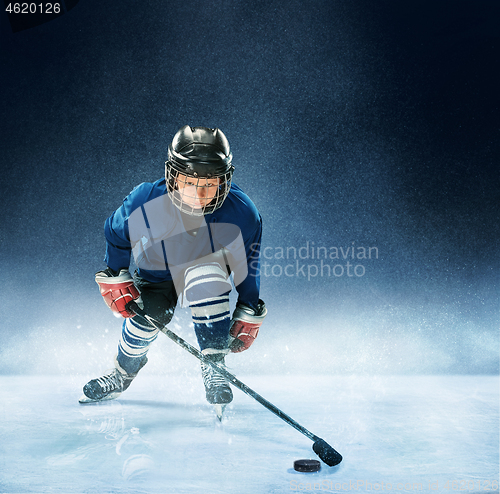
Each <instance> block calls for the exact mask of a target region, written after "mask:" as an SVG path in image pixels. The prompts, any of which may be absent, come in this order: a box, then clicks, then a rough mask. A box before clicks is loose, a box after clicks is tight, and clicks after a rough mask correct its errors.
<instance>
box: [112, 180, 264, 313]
mask: <svg viewBox="0 0 500 494" xmlns="http://www.w3.org/2000/svg"><path fill="white" fill-rule="evenodd" d="M200 221H201V222H203V224H202V227H201V228H198V229H197V232H196V235H189V234H188V233H189V232H187V230H186V227H185V226H184V223H183V221H182V217H181V212H180V211H179V210H178V209H177V208H176V207H175V206H174V205H173V204H172V202H171V201H170V198H169V196H168V193H167V188H166V184H165V179H162V180H158V181H156V182H153V183H142V184H140V185H138V186H137V187H136V188H135V189H134V190H133V191H132V192H131V193H130V194H129V195H128V196H127V197H126V198H125V199H124V201H123V204H122V206H121V207H120V208H118V209H117V210H116V211H115V212H114V213H113V214H112V215H111V216H110V217H109V218H108V219H107V220H106V222H105V225H104V231H105V236H106V256H105V259H104V261H105V262H106V264H107V265H108V266H109V267H110V268H112V269H114V270H119V269H120V268H128V267H129V265H130V262H131V256H132V254H133V255H134V260H135V262H136V265H137V266H138V274H139V275H140V276H141V277H142V278H144V279H145V280H147V281H149V282H152V283H158V282H162V281H166V280H172V279H174V278H175V276H176V271H179V272H180V271H181V270H182V268H185V267H186V266H187V265H188V264H189V262H193V260H195V259H196V260H198V261H199V262H204V260H207V259H208V260H210V254H211V253H213V252H217V251H220V249H222V248H223V250H224V252H225V254H227V258H229V261H228V262H227V264H228V265H229V266H230V268H231V269H232V271H233V274H234V283H235V286H236V290H237V291H238V302H241V303H244V304H246V305H249V306H250V307H253V308H256V306H257V304H258V301H259V289H260V243H261V237H262V218H261V216H260V214H259V212H258V211H257V208H256V207H255V205H254V204H253V202H252V201H251V200H250V198H249V197H248V196H247V195H246V194H245V193H244V192H243V191H242V190H241V189H240V188H239V187H238V186H237V185H236V184H234V183H232V184H231V190H230V192H229V194H228V196H227V198H226V200H225V201H224V203H223V204H222V206H221V207H220V208H219V209H217V210H216V211H214V212H213V213H211V214H206V215H205V216H204V217H203V218H202V219H200Z"/></svg>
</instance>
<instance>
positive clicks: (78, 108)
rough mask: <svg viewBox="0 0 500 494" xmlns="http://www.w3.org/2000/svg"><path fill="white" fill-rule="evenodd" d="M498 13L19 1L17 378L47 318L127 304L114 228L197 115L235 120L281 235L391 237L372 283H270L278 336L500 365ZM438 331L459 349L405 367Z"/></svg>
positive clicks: (4, 57)
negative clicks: (125, 204) (109, 271)
mask: <svg viewBox="0 0 500 494" xmlns="http://www.w3.org/2000/svg"><path fill="white" fill-rule="evenodd" d="M499 5H500V4H499V3H498V2H497V1H495V0H492V1H481V2H477V1H472V0H469V1H453V2H451V1H438V2H436V1H423V2H418V3H412V4H411V5H410V4H408V3H407V2H400V1H393V0H377V1H372V0H361V1H356V2H352V1H349V0H336V1H331V0H308V1H297V0H291V1H288V2H278V1H274V2H273V1H267V2H261V1H253V2H242V1H229V0H224V1H215V2H202V1H198V0H195V1H191V2H188V3H186V2H180V1H177V0H175V1H168V2H163V1H159V0H154V1H148V2H131V1H126V0H125V1H122V2H113V3H103V2H98V1H97V0H81V1H80V2H79V3H78V5H76V6H75V8H73V9H72V10H71V11H69V12H67V13H66V14H64V15H62V16H60V17H59V18H57V19H55V20H53V21H51V22H48V23H46V24H43V25H40V26H38V27H34V28H31V29H27V30H24V31H20V32H17V33H12V30H11V28H10V26H9V22H8V19H7V16H6V14H5V12H4V13H2V15H1V16H0V22H1V29H2V35H1V45H2V53H1V58H0V61H1V62H0V63H1V75H0V77H1V79H0V81H1V88H2V90H1V97H2V104H1V107H0V126H1V128H0V130H1V133H0V136H1V145H2V153H1V160H2V173H1V184H2V189H1V196H0V205H1V209H0V211H1V221H2V223H1V225H2V226H1V230H0V235H1V245H2V249H1V259H2V279H3V283H2V292H3V294H2V299H3V304H2V309H1V314H0V315H1V319H0V321H1V325H2V329H1V331H2V339H3V341H4V349H5V348H9V346H11V347H12V345H14V347H15V348H20V350H19V353H16V352H17V350H16V351H14V352H13V353H12V352H11V353H9V354H8V355H7V356H6V357H4V360H3V364H2V366H3V367H2V370H3V371H4V372H9V371H22V370H23V364H22V361H23V359H26V358H28V359H29V351H27V352H26V353H25V354H23V350H22V346H21V347H19V346H16V345H19V339H20V338H26V339H29V338H31V337H33V335H34V334H35V333H36V332H37V331H38V330H37V328H40V327H45V328H46V329H45V330H46V331H49V330H50V328H51V327H52V326H51V324H54V323H55V321H58V322H61V320H63V321H64V324H65V325H67V327H68V333H66V334H65V336H64V338H71V337H74V338H77V337H78V335H79V334H80V333H81V332H82V331H84V330H87V326H88V325H89V324H90V322H89V321H90V320H91V318H90V315H92V317H93V318H97V319H99V318H106V317H107V318H109V317H110V316H109V315H108V314H107V313H106V308H105V307H104V305H103V303H102V301H101V300H100V297H99V294H98V291H97V287H96V285H95V283H94V280H93V274H94V272H95V271H97V270H98V269H101V268H102V267H103V264H102V258H103V255H104V237H103V230H102V226H103V222H104V220H105V218H106V217H107V216H109V214H110V213H111V212H112V211H113V210H114V209H116V208H117V207H118V206H119V204H120V202H121V200H122V199H123V197H124V196H125V195H126V194H127V193H128V192H129V191H130V190H131V189H132V188H133V187H134V186H135V185H137V184H138V183H140V182H143V181H153V180H156V179H157V178H160V176H161V175H162V173H163V163H164V161H165V159H166V151H167V146H168V143H169V142H170V140H171V138H172V136H173V134H174V133H175V131H176V130H177V129H178V128H179V127H181V126H182V125H185V124H189V125H205V126H213V127H220V128H221V129H222V130H223V131H224V132H225V133H226V135H227V137H228V138H229V141H230V143H231V146H232V150H233V153H234V164H235V166H236V172H235V176H234V180H235V181H236V182H237V183H238V184H239V185H240V186H241V187H243V188H244V190H245V191H246V192H247V193H248V194H249V195H250V197H251V198H252V199H253V200H254V202H255V204H256V205H257V207H258V208H259V210H260V212H261V214H262V216H263V218H264V228H265V230H264V231H265V235H264V239H263V246H264V247H266V246H269V247H272V249H275V248H276V247H278V246H282V247H284V248H286V247H296V248H297V249H298V248H300V247H302V246H305V245H306V242H310V243H311V242H314V243H315V245H316V246H322V245H324V246H327V247H330V246H343V247H344V248H346V247H349V246H351V245H352V243H353V242H354V243H355V245H356V246H365V247H367V246H376V247H377V248H378V251H379V257H378V259H372V260H370V261H367V262H366V263H364V266H365V268H366V273H365V275H364V276H363V277H359V278H355V277H352V278H349V277H347V276H343V277H339V278H335V277H333V276H331V277H317V278H315V279H311V280H309V281H308V280H307V279H304V277H301V276H294V277H285V276H268V277H263V279H262V297H263V298H264V299H265V300H266V302H267V304H268V307H269V310H270V315H269V317H268V320H267V322H266V325H267V330H266V331H268V334H272V335H273V337H275V338H276V339H277V340H280V341H282V342H289V341H293V340H294V339H295V338H298V339H300V338H309V339H310V340H311V341H313V342H317V344H318V346H321V345H319V342H322V345H323V346H324V345H327V346H329V347H330V348H332V349H335V352H340V353H344V354H345V353H349V352H352V353H350V355H351V356H352V358H353V359H354V363H353V364H352V370H353V371H354V370H356V369H359V370H361V371H363V370H364V369H365V370H366V368H365V367H364V364H365V363H366V362H364V361H362V359H359V357H356V347H359V345H362V344H363V342H364V341H368V340H369V341H370V342H371V343H370V344H374V345H375V343H374V342H376V347H377V348H376V350H373V351H374V352H375V353H377V352H378V353H380V352H382V353H383V352H384V350H383V348H385V346H387V348H388V350H387V351H388V352H389V353H390V352H392V353H391V355H392V356H393V358H391V359H390V362H391V364H390V365H389V364H386V365H385V367H384V366H381V367H377V366H376V364H374V363H373V362H372V364H371V366H369V369H370V370H375V371H380V372H385V371H387V372H431V371H432V372H498V323H499V317H498V309H499V305H498V300H499V297H498V296H499V284H498V267H499V262H498V243H499V240H500V235H499V220H500V218H499V204H500V195H499V169H498V168H499V167H498V162H499V156H500V149H499V147H500V146H499V142H500V121H499V120H500V119H499V100H500V96H499V94H500V93H499V91H498V88H499V87H500V69H499V60H500V57H499V55H500V54H499V33H500V29H499V28H500V25H499V19H500V17H499V14H500V8H499ZM268 252H270V251H268ZM273 252H274V251H273ZM269 262H271V263H272V264H280V265H281V266H282V267H284V266H285V264H286V262H285V261H283V262H282V261H279V260H275V261H273V260H271V261H269ZM311 262H312V261H311ZM277 272H278V271H277V270H275V273H277ZM333 321H336V322H335V323H334V322H333ZM77 323H78V326H80V328H79V329H76V324H77ZM92 324H93V325H95V324H97V323H96V322H95V321H94V319H92ZM114 324H115V326H116V325H118V326H119V323H118V322H116V323H114ZM353 327H354V328H355V329H352V328H353ZM14 328H15V329H14ZM47 328H49V329H47ZM349 328H351V329H349ZM116 331H117V333H116V334H118V332H119V331H118V329H117V330H116ZM348 331H353V332H354V333H355V334H356V338H353V339H352V340H349V342H348V343H346V342H345V340H342V338H345V337H346V336H345V333H346V332H348ZM68 335H69V336H68ZM308 335H309V336H308ZM374 335H375V336H376V339H375V340H373V339H372V338H374ZM393 337H397V338H398V341H400V342H401V341H405V342H410V343H409V345H408V346H405V347H404V349H403V350H401V351H400V350H398V349H396V348H392V347H391V341H394V340H393ZM61 338H63V336H61ZM417 340H418V341H424V342H425V345H424V346H425V348H426V349H429V348H434V349H438V350H439V351H438V350H436V354H428V352H427V350H426V352H427V353H426V355H421V356H420V357H418V358H417V359H416V360H415V362H414V363H413V364H412V365H410V366H407V365H406V366H405V364H404V360H405V358H406V357H405V355H404V353H405V352H408V351H409V348H413V346H412V344H411V342H414V341H417ZM336 341H344V346H342V345H341V346H337V345H336ZM391 348H392V349H391ZM419 348H420V347H419ZM332 351H333V350H332ZM422 351H423V350H422ZM401 352H402V353H401ZM378 353H377V354H378ZM424 353H425V352H424ZM439 355H441V356H444V357H442V358H441V357H439ZM356 358H358V360H359V362H358V363H356V362H355V360H356ZM19 359H20V360H19ZM419 362H421V363H422V365H420V364H419ZM337 370H339V371H341V370H342V369H337Z"/></svg>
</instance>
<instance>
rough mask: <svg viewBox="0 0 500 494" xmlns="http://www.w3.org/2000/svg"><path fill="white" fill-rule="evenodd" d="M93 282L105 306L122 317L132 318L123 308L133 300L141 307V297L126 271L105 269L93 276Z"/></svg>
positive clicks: (130, 313)
mask: <svg viewBox="0 0 500 494" xmlns="http://www.w3.org/2000/svg"><path fill="white" fill-rule="evenodd" d="M95 281H96V283H97V284H98V285H99V289H100V290H101V295H102V296H103V297H104V301H105V302H106V305H107V306H108V307H109V308H110V309H111V310H112V311H113V312H116V313H117V314H121V315H122V316H123V317H134V316H135V314H134V313H133V312H130V311H128V310H127V309H126V308H125V306H126V305H127V304H128V303H129V302H131V301H132V300H135V301H136V303H137V304H138V305H139V306H141V305H142V300H141V295H140V293H139V291H138V290H137V288H136V287H135V285H134V280H133V279H132V276H130V273H129V271H128V269H125V268H122V269H120V271H119V272H116V271H113V270H112V269H111V268H106V269H105V270H104V271H99V272H97V273H96V274H95Z"/></svg>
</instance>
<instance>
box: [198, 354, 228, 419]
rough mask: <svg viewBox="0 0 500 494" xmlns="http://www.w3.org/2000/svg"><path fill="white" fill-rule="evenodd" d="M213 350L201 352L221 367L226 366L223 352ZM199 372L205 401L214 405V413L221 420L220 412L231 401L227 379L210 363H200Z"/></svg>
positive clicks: (222, 411) (221, 412)
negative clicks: (203, 386) (203, 387)
mask: <svg viewBox="0 0 500 494" xmlns="http://www.w3.org/2000/svg"><path fill="white" fill-rule="evenodd" d="M212 352H213V350H211V349H208V350H203V352H202V353H203V354H204V355H205V356H206V357H208V358H209V359H210V360H212V361H213V362H215V363H217V364H219V365H220V366H222V367H224V368H225V367H226V365H225V362H224V355H225V354H224V353H212ZM201 374H202V376H203V384H204V385H205V394H206V398H207V401H208V402H209V403H210V404H211V405H214V408H215V413H216V414H217V417H218V419H219V420H222V414H223V413H224V409H225V408H226V406H227V404H228V403H231V401H233V392H232V391H231V388H230V387H229V384H228V383H227V381H226V380H225V379H224V377H222V375H221V374H219V373H218V372H217V371H216V370H215V369H214V368H213V367H212V366H211V365H209V364H205V363H203V362H202V363H201Z"/></svg>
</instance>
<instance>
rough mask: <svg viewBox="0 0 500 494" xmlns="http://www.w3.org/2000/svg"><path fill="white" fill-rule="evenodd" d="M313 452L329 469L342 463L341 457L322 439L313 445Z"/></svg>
mask: <svg viewBox="0 0 500 494" xmlns="http://www.w3.org/2000/svg"><path fill="white" fill-rule="evenodd" d="M313 451H314V452H315V453H316V454H317V455H318V456H319V457H320V458H321V459H322V460H323V461H324V462H325V463H326V464H327V465H328V466H330V467H334V466H335V465H338V464H339V463H340V462H341V461H342V455H341V454H340V453H339V452H338V451H335V450H334V449H333V448H332V447H331V446H330V445H329V444H328V443H327V442H326V441H325V440H324V439H318V440H317V441H316V442H315V443H314V444H313Z"/></svg>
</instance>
